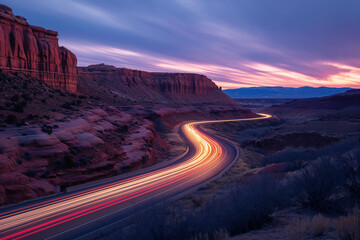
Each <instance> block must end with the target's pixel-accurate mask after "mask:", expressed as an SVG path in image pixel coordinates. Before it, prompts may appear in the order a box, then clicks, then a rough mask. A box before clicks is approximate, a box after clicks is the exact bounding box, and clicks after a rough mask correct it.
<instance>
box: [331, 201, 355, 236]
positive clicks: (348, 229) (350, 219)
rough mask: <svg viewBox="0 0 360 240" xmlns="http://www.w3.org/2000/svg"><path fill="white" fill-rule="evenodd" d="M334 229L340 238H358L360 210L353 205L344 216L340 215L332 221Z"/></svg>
mask: <svg viewBox="0 0 360 240" xmlns="http://www.w3.org/2000/svg"><path fill="white" fill-rule="evenodd" d="M334 226H335V231H336V233H337V236H338V237H339V239H341V240H357V239H360V210H359V208H358V207H355V208H354V209H353V211H352V212H350V213H349V214H348V215H347V216H345V217H340V218H339V219H337V220H335V222H334Z"/></svg>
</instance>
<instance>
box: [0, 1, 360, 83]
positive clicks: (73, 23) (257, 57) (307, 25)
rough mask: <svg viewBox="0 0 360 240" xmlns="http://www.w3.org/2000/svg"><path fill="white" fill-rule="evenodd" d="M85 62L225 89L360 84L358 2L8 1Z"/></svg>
mask: <svg viewBox="0 0 360 240" xmlns="http://www.w3.org/2000/svg"><path fill="white" fill-rule="evenodd" d="M3 3H4V4H7V5H9V6H10V7H12V8H13V9H14V12H15V13H16V14H17V15H23V16H25V17H27V18H28V20H29V22H30V23H31V24H35V25H41V26H43V27H46V28H49V29H56V30H57V31H59V33H60V39H61V41H60V42H61V44H63V45H65V46H66V47H68V48H69V49H71V50H73V51H74V52H75V53H76V54H77V56H78V59H79V64H80V65H87V64H94V63H102V62H104V63H106V64H112V65H115V66H118V67H127V68H135V69H144V70H148V71H171V72H179V71H180V72H194V73H200V74H205V75H207V76H209V77H210V78H212V79H213V80H214V81H215V82H216V83H217V84H218V85H220V86H223V87H224V88H234V87H241V86H275V85H281V86H304V85H307V86H332V87H336V86H339V87H340V86H348V87H360V78H359V76H360V71H359V68H360V44H359V39H360V31H359V29H360V15H359V12H360V1H357V0H348V1H346V3H345V2H343V1H337V0H317V1H313V0H303V1H289V0H277V1H268V0H253V1H249V0H223V1H218V0H206V1H205V0H199V1H191V0H147V1H145V0H134V1H116V0H107V1H96V0H33V1H23V0H4V1H3Z"/></svg>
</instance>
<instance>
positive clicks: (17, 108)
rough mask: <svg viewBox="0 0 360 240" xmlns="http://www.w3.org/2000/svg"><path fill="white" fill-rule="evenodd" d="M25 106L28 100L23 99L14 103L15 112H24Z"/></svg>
mask: <svg viewBox="0 0 360 240" xmlns="http://www.w3.org/2000/svg"><path fill="white" fill-rule="evenodd" d="M24 107H26V102H25V101H22V102H19V103H16V104H15V105H14V109H13V110H14V111H15V112H19V113H22V112H24Z"/></svg>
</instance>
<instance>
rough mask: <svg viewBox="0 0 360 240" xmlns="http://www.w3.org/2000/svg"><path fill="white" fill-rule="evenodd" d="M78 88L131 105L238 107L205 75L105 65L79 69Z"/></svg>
mask: <svg viewBox="0 0 360 240" xmlns="http://www.w3.org/2000/svg"><path fill="white" fill-rule="evenodd" d="M78 70H79V78H78V80H79V85H80V88H81V89H83V90H84V91H85V93H88V94H95V95H98V96H100V97H104V98H106V97H110V99H111V100H116V98H118V99H121V100H124V99H125V100H126V101H128V102H137V103H159V104H199V103H200V104H203V103H204V104H209V103H211V104H213V103H217V104H219V103H220V104H231V105H237V104H236V103H235V102H234V101H233V100H232V99H230V98H229V97H228V96H227V95H225V94H224V93H223V92H222V91H221V89H219V88H218V87H217V86H216V84H215V83H214V82H213V81H211V79H209V78H207V77H206V76H204V75H199V74H192V73H160V72H145V71H138V70H131V69H126V68H116V67H114V66H108V65H104V64H98V65H91V66H88V67H80V68H78Z"/></svg>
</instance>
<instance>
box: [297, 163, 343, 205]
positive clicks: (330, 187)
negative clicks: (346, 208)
mask: <svg viewBox="0 0 360 240" xmlns="http://www.w3.org/2000/svg"><path fill="white" fill-rule="evenodd" d="M344 177H345V176H344V173H343V171H341V168H340V166H339V164H338V163H337V162H335V161H334V160H333V159H331V158H330V157H323V158H321V159H320V160H318V161H317V162H314V163H313V164H312V165H311V166H308V167H307V168H305V169H303V170H300V171H298V173H297V174H296V176H295V185H296V188H297V192H298V196H297V199H298V201H299V202H300V203H301V204H302V205H303V206H304V207H308V208H311V209H315V210H320V211H326V212H334V211H338V210H339V206H337V205H336V203H335V201H334V199H333V197H334V194H336V193H337V192H338V190H339V189H340V188H341V187H342V184H343V183H344Z"/></svg>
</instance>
